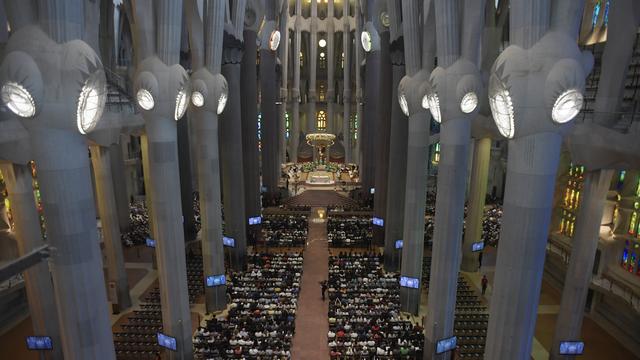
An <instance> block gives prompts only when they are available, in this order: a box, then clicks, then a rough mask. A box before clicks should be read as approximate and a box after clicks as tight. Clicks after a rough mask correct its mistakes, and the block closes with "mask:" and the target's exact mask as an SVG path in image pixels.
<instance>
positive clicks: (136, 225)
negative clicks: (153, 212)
mask: <svg viewBox="0 0 640 360" xmlns="http://www.w3.org/2000/svg"><path fill="white" fill-rule="evenodd" d="M120 237H121V238H122V243H123V244H124V245H125V246H128V247H131V246H135V245H144V243H145V241H146V239H147V238H148V237H149V212H148V211H147V206H146V205H145V204H144V202H143V201H132V202H131V203H129V231H128V232H125V233H122V234H121V235H120Z"/></svg>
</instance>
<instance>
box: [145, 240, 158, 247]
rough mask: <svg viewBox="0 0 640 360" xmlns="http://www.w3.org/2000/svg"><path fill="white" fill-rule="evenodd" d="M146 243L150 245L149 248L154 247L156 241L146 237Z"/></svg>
mask: <svg viewBox="0 0 640 360" xmlns="http://www.w3.org/2000/svg"><path fill="white" fill-rule="evenodd" d="M146 244H147V246H148V247H151V248H154V247H156V241H155V240H153V239H151V238H147V240H146Z"/></svg>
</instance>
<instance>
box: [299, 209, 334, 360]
mask: <svg viewBox="0 0 640 360" xmlns="http://www.w3.org/2000/svg"><path fill="white" fill-rule="evenodd" d="M319 209H320V208H312V209H311V215H310V216H309V238H308V240H307V247H306V248H305V250H304V262H303V264H302V271H303V274H302V283H301V284H300V286H301V290H300V296H299V299H298V312H297V314H296V334H295V335H294V337H293V346H292V351H291V357H292V359H294V360H298V359H300V360H302V359H304V360H316V359H327V358H329V346H328V345H327V333H328V332H329V322H328V320H327V313H328V311H329V300H328V299H327V300H326V301H324V302H323V301H322V297H321V291H320V282H321V281H323V280H327V277H328V275H329V250H328V248H327V223H326V216H325V221H323V222H319V223H316V222H314V220H315V219H318V210H319ZM318 220H319V219H318Z"/></svg>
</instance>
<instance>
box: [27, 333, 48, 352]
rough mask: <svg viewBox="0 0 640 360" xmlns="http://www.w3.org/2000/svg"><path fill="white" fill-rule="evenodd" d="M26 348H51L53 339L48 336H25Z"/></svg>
mask: <svg viewBox="0 0 640 360" xmlns="http://www.w3.org/2000/svg"><path fill="white" fill-rule="evenodd" d="M26 340H27V349H29V350H52V349H53V341H51V337H49V336H27V339H26Z"/></svg>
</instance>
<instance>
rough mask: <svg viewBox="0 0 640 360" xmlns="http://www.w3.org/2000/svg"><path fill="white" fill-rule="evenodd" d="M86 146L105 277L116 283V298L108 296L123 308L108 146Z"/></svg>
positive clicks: (125, 294)
mask: <svg viewBox="0 0 640 360" xmlns="http://www.w3.org/2000/svg"><path fill="white" fill-rule="evenodd" d="M89 150H90V151H91V163H92V165H93V173H94V176H95V186H96V196H97V197H98V199H97V200H98V215H99V216H100V222H101V223H102V239H103V240H104V252H105V254H106V258H107V264H106V265H107V281H108V282H109V283H111V282H113V283H115V287H116V298H115V299H110V300H111V302H115V303H117V304H118V306H119V307H120V309H127V308H129V307H131V296H130V295H129V282H128V281H127V271H126V269H125V267H124V255H123V253H122V240H121V239H120V226H119V224H118V209H117V205H116V199H115V197H116V195H115V189H114V188H113V181H112V179H113V174H112V173H111V157H110V152H109V148H105V147H101V146H98V145H91V146H90V147H89ZM108 295H109V294H108ZM110 297H111V296H110Z"/></svg>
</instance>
